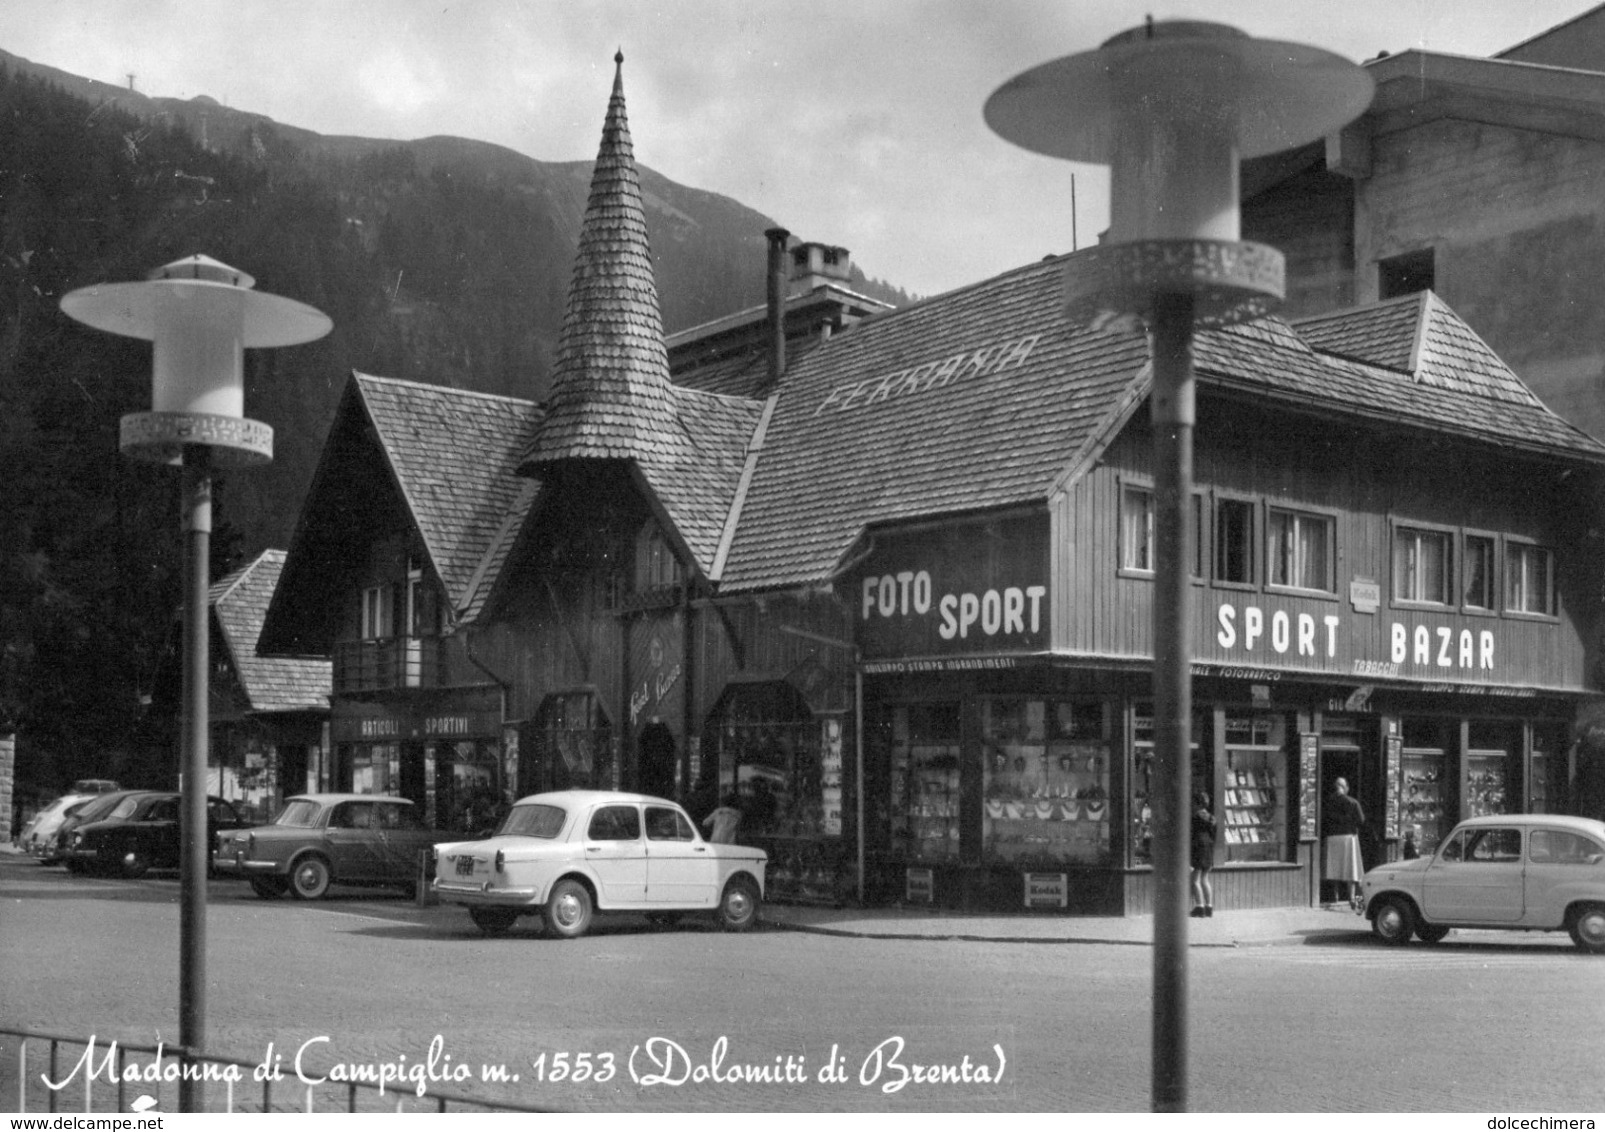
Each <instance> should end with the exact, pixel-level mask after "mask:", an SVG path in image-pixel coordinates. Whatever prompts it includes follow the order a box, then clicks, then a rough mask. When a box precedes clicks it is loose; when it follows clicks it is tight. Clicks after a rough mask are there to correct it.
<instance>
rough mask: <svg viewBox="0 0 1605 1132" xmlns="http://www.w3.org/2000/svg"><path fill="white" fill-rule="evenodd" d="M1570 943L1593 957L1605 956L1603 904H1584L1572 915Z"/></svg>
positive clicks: (1604, 910)
mask: <svg viewBox="0 0 1605 1132" xmlns="http://www.w3.org/2000/svg"><path fill="white" fill-rule="evenodd" d="M1569 927H1570V930H1571V935H1572V942H1573V943H1575V944H1576V945H1577V946H1578V947H1580V948H1582V949H1583V950H1584V951H1587V952H1590V953H1591V954H1594V955H1605V904H1585V905H1584V906H1583V907H1581V908H1578V909H1577V910H1576V911H1574V912H1573V913H1572V922H1571V924H1570V925H1569Z"/></svg>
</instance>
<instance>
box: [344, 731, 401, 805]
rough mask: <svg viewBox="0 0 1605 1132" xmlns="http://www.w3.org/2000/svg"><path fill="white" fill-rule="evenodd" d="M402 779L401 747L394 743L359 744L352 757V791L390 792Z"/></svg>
mask: <svg viewBox="0 0 1605 1132" xmlns="http://www.w3.org/2000/svg"><path fill="white" fill-rule="evenodd" d="M400 780H401V748H400V747H398V746H396V745H395V744H393V743H376V744H374V745H373V746H359V747H358V748H357V749H356V750H355V751H354V752H353V754H352V759H351V793H353V794H389V793H392V792H393V791H394V790H395V789H396V786H397V784H399V782H400Z"/></svg>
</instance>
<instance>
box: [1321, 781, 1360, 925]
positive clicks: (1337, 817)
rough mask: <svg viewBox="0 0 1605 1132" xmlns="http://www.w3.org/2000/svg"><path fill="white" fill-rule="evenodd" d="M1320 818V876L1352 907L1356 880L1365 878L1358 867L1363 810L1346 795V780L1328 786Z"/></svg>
mask: <svg viewBox="0 0 1605 1132" xmlns="http://www.w3.org/2000/svg"><path fill="white" fill-rule="evenodd" d="M1323 816H1324V818H1325V823H1324V824H1325V826H1326V828H1325V835H1326V870H1325V872H1324V874H1323V875H1324V876H1325V877H1326V879H1327V880H1329V881H1331V882H1332V883H1333V885H1334V886H1335V887H1336V888H1337V891H1338V895H1339V897H1340V898H1341V899H1343V900H1345V901H1347V902H1348V904H1349V905H1350V906H1351V907H1353V906H1354V905H1355V904H1356V902H1357V901H1358V900H1359V895H1358V893H1359V883H1360V878H1361V877H1362V876H1364V875H1365V869H1364V867H1363V866H1362V865H1361V864H1360V827H1361V826H1362V825H1364V824H1365V811H1364V810H1362V809H1361V808H1360V803H1359V802H1358V801H1356V800H1355V799H1354V798H1352V797H1350V796H1349V780H1348V779H1346V778H1339V779H1338V780H1337V781H1335V782H1333V783H1332V793H1331V794H1330V795H1328V796H1327V799H1326V810H1325V812H1324V815H1323Z"/></svg>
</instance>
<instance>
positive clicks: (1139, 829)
mask: <svg viewBox="0 0 1605 1132" xmlns="http://www.w3.org/2000/svg"><path fill="white" fill-rule="evenodd" d="M1207 720H1208V717H1207V716H1205V715H1202V714H1200V713H1198V712H1194V713H1193V726H1192V744H1191V750H1192V770H1193V789H1194V790H1204V791H1206V792H1208V791H1210V790H1211V784H1212V781H1213V779H1212V778H1211V776H1210V773H1209V763H1208V760H1207V759H1206V758H1203V757H1202V753H1201V752H1200V751H1199V747H1198V743H1199V736H1201V735H1206V734H1208V733H1209V724H1208V722H1207ZM1131 737H1132V744H1131V805H1130V808H1129V809H1127V811H1126V813H1127V814H1128V815H1130V818H1129V822H1130V827H1131V863H1132V864H1133V865H1152V864H1153V863H1154V853H1153V846H1154V811H1153V805H1152V803H1151V801H1150V799H1151V798H1152V797H1153V793H1154V787H1155V785H1156V784H1155V782H1154V705H1153V704H1151V703H1140V704H1137V705H1136V706H1135V707H1134V708H1133V710H1132V720H1131ZM1219 824H1220V823H1219V821H1218V820H1217V822H1216V826H1217V828H1218V827H1219Z"/></svg>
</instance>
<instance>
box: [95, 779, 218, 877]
mask: <svg viewBox="0 0 1605 1132" xmlns="http://www.w3.org/2000/svg"><path fill="white" fill-rule="evenodd" d="M183 804H184V796H183V795H182V794H178V793H170V792H167V791H162V792H151V793H144V794H130V795H128V796H127V797H125V798H123V799H122V800H121V801H119V802H118V803H117V805H115V806H114V807H112V810H111V812H110V813H108V814H107V815H106V816H105V817H103V818H101V819H100V820H98V821H90V822H84V823H83V824H81V825H79V826H78V828H77V829H75V830H73V832H72V841H71V843H70V844H69V845H68V847H67V860H68V861H69V862H75V863H77V864H78V865H79V866H80V867H81V868H83V869H85V870H87V871H90V872H96V873H104V874H108V875H113V874H120V875H122V876H125V877H138V876H144V875H145V872H146V871H147V870H149V869H152V868H158V869H162V868H167V869H176V868H177V867H178V864H179V857H180V853H181V850H182V846H183V838H182V835H181V832H180V831H181V821H180V815H181V814H182V812H183ZM244 824H245V822H244V821H243V820H242V819H241V818H240V815H239V813H238V812H237V811H236V810H235V809H234V806H233V805H232V804H231V803H229V802H225V801H224V800H223V799H222V798H214V797H209V798H207V799H206V825H207V833H206V844H207V846H208V848H210V847H211V846H213V845H216V844H217V835H218V833H219V832H221V831H223V830H229V829H237V828H239V827H240V826H242V825H244Z"/></svg>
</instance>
